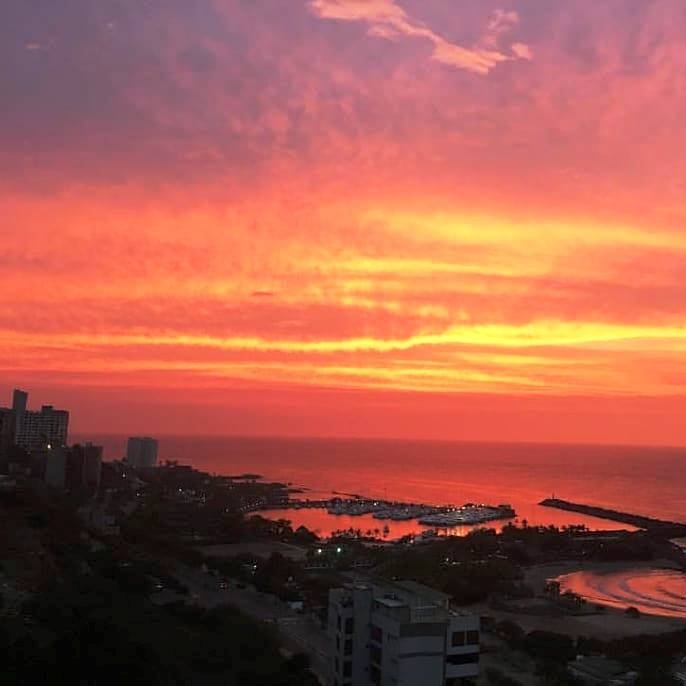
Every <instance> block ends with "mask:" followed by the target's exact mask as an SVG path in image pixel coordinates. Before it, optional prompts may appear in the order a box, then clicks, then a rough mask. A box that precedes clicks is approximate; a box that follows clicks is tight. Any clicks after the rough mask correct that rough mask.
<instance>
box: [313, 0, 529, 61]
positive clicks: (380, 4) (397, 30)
mask: <svg viewBox="0 0 686 686" xmlns="http://www.w3.org/2000/svg"><path fill="white" fill-rule="evenodd" d="M310 8H311V9H312V11H313V12H314V13H315V14H316V15H317V16H319V17H321V18H322V19H334V20H339V21H363V22H366V23H367V24H369V30H368V32H369V34H370V35H372V36H376V37H378V38H386V39H389V40H390V39H393V38H396V37H398V36H408V37H410V38H423V39H425V40H428V41H430V42H431V43H433V48H434V49H433V53H432V56H431V57H432V59H433V60H435V61H436V62H441V63H442V64H447V65H449V66H452V67H456V68H458V69H465V70H467V71H471V72H475V73H477V74H488V72H489V71H491V69H493V67H495V66H496V65H497V64H498V63H499V62H505V61H507V60H512V59H521V58H524V59H531V53H530V52H528V53H526V50H525V48H526V49H527V50H528V48H527V46H526V45H524V44H522V43H517V44H516V45H517V46H518V49H517V51H515V50H514V49H513V50H512V54H510V55H508V54H506V53H504V52H501V51H500V49H499V48H498V42H499V39H500V37H501V36H502V35H503V34H505V33H507V32H509V31H510V30H511V29H512V28H513V27H514V25H515V24H516V23H517V22H518V21H519V16H518V15H517V13H516V12H514V11H506V10H501V9H497V10H495V12H494V13H493V15H492V17H491V20H490V21H489V23H488V26H487V28H486V32H485V34H484V36H483V38H482V39H481V44H480V45H477V46H475V47H472V48H469V47H465V46H462V45H458V44H457V43H451V42H450V41H448V40H446V39H445V38H443V37H442V36H440V35H438V34H437V33H436V32H435V31H433V30H432V29H430V28H428V27H427V26H425V25H424V24H423V23H421V22H419V21H417V20H415V19H413V18H412V17H410V16H409V15H408V14H407V12H405V10H404V9H402V8H401V7H400V6H398V5H397V4H396V3H395V0H311V1H310ZM513 48H514V46H513Z"/></svg>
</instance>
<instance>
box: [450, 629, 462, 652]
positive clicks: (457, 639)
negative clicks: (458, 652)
mask: <svg viewBox="0 0 686 686" xmlns="http://www.w3.org/2000/svg"><path fill="white" fill-rule="evenodd" d="M464 644H465V635H464V631H455V632H453V640H452V645H453V648H460V647H462V646H463V645H464Z"/></svg>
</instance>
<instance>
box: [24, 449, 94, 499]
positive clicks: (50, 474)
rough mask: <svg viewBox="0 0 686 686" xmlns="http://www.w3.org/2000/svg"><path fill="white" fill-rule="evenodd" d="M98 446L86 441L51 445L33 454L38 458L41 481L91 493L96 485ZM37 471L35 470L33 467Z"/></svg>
mask: <svg viewBox="0 0 686 686" xmlns="http://www.w3.org/2000/svg"><path fill="white" fill-rule="evenodd" d="M102 452H103V449H102V446H99V445H93V444H92V443H86V444H85V445H79V444H76V445H73V446H71V447H62V448H51V449H49V450H45V451H44V452H42V453H34V457H36V458H39V459H40V461H41V462H42V475H43V478H44V480H45V483H46V484H48V485H49V486H52V487H53V488H60V489H67V490H69V491H74V492H82V493H83V492H89V493H94V492H95V491H97V490H98V488H99V486H100V476H101V472H102ZM34 471H35V472H36V473H37V474H38V473H39V472H38V470H37V469H34Z"/></svg>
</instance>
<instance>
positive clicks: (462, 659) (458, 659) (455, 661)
mask: <svg viewBox="0 0 686 686" xmlns="http://www.w3.org/2000/svg"><path fill="white" fill-rule="evenodd" d="M478 661H479V653H469V654H467V655H448V657H447V658H446V662H447V663H448V664H449V665H473V664H476V663H477V662H478Z"/></svg>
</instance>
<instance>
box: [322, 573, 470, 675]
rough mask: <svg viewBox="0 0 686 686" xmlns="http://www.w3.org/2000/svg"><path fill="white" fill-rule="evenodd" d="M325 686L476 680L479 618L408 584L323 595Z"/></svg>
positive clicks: (360, 587)
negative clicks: (326, 650)
mask: <svg viewBox="0 0 686 686" xmlns="http://www.w3.org/2000/svg"><path fill="white" fill-rule="evenodd" d="M328 631H329V638H330V641H331V644H330V645H331V664H330V668H331V677H330V682H329V683H330V686H466V685H467V684H473V683H474V681H473V679H474V678H475V677H476V676H477V675H478V672H479V618H478V617H477V616H474V615H468V614H462V613H458V612H455V611H453V610H451V609H450V606H449V596H447V595H445V594H444V593H440V592H438V591H435V590H433V589H431V588H428V587H427V586H423V585H422V584H418V583H416V582H413V581H401V582H393V583H386V582H383V583H379V584H376V583H351V584H346V586H345V587H343V588H337V589H332V590H331V591H330V593H329V616H328Z"/></svg>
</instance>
